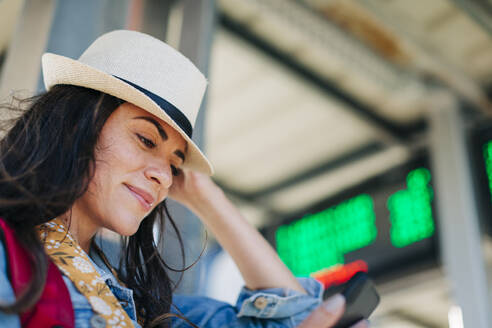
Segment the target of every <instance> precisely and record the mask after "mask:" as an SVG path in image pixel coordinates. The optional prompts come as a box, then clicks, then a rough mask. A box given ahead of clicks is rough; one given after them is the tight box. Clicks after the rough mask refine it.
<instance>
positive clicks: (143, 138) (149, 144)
mask: <svg viewBox="0 0 492 328" xmlns="http://www.w3.org/2000/svg"><path fill="white" fill-rule="evenodd" d="M137 136H138V139H140V141H141V142H142V143H143V144H144V145H145V146H146V147H147V148H154V147H155V143H153V142H152V141H151V140H149V139H147V138H145V137H143V136H141V135H140V134H137Z"/></svg>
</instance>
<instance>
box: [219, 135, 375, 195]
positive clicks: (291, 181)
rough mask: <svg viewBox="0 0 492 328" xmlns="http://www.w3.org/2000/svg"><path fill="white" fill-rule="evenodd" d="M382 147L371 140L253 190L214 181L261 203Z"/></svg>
mask: <svg viewBox="0 0 492 328" xmlns="http://www.w3.org/2000/svg"><path fill="white" fill-rule="evenodd" d="M384 149H385V146H384V145H383V144H382V143H380V142H371V143H369V144H366V145H363V146H361V147H358V148H356V149H354V150H352V151H351V152H348V153H346V154H344V155H342V156H340V157H337V158H334V159H330V160H329V161H327V162H324V163H322V164H321V165H318V166H315V167H312V168H309V169H307V170H306V171H303V172H300V173H298V174H296V175H293V176H291V177H288V178H287V179H285V180H283V181H280V182H278V183H275V184H273V185H271V186H268V187H266V188H263V189H260V190H257V191H254V192H244V191H240V190H238V189H236V188H233V187H230V186H227V184H226V183H224V182H222V181H221V180H220V178H216V179H215V182H216V183H217V184H219V185H220V186H221V187H222V188H223V189H224V191H225V192H227V193H229V194H231V195H232V196H234V197H237V198H239V199H241V200H243V201H246V202H254V203H262V200H263V199H265V198H266V196H268V195H270V194H273V193H275V192H277V191H280V190H282V189H285V188H288V187H292V186H294V185H296V184H298V183H301V182H303V181H306V180H309V179H312V178H315V177H316V176H318V175H320V174H323V173H326V172H329V171H331V170H335V169H337V168H340V167H343V166H345V165H348V164H350V163H353V162H357V161H359V160H362V159H364V158H366V157H368V156H371V155H374V154H376V153H377V152H380V151H382V150H384ZM263 203H265V202H263Z"/></svg>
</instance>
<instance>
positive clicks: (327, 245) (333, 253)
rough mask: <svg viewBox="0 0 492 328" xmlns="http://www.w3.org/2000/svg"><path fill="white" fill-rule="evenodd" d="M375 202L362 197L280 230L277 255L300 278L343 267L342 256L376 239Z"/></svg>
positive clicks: (277, 240)
mask: <svg viewBox="0 0 492 328" xmlns="http://www.w3.org/2000/svg"><path fill="white" fill-rule="evenodd" d="M375 219H376V216H375V214H374V205H373V200H372V199H371V197H370V196H369V195H365V194H362V195H359V196H357V197H354V198H352V199H349V200H347V201H345V202H343V203H341V204H339V205H337V206H334V207H332V208H329V209H327V210H324V211H322V212H319V213H316V214H312V215H307V216H305V217H303V218H302V219H301V220H299V221H297V222H294V223H292V224H290V225H284V226H281V227H279V228H278V230H277V233H276V242H277V251H278V254H279V256H280V258H281V259H282V260H283V261H284V263H285V264H286V265H287V266H288V267H289V268H290V269H291V270H292V272H293V273H294V274H295V275H297V276H307V275H309V274H311V273H313V272H316V271H319V270H321V269H324V268H327V267H330V266H333V265H335V264H342V263H344V258H343V255H344V254H346V253H349V252H351V251H354V250H356V249H359V248H362V247H365V246H367V245H369V244H371V243H372V242H373V241H374V240H375V238H376V235H377V229H376V225H375Z"/></svg>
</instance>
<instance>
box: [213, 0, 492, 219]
mask: <svg viewBox="0 0 492 328" xmlns="http://www.w3.org/2000/svg"><path fill="white" fill-rule="evenodd" d="M218 4H219V13H220V18H219V21H220V29H219V33H218V34H217V36H216V38H215V43H214V50H213V52H214V53H213V56H212V64H211V67H212V71H211V91H210V103H209V104H210V112H209V117H208V118H207V121H208V124H209V126H208V129H207V131H208V133H209V134H208V138H207V145H208V152H209V155H210V156H211V159H212V161H213V163H214V165H215V166H216V168H217V175H216V180H217V181H218V182H219V183H220V184H221V185H222V186H223V187H224V188H225V189H226V190H228V191H229V193H230V194H231V195H233V196H234V197H236V199H238V200H239V201H240V203H241V202H242V203H243V204H244V206H245V207H250V206H251V202H254V203H255V204H261V205H262V209H260V210H259V211H257V213H258V214H259V215H261V216H263V217H262V218H256V219H255V220H254V221H255V222H262V225H268V222H269V220H272V219H278V216H279V215H282V213H284V214H287V213H290V212H292V211H293V210H296V211H300V212H302V209H303V208H304V209H307V208H309V206H310V205H312V204H313V203H314V202H316V201H319V200H321V199H323V198H329V197H330V196H332V195H334V194H336V193H337V192H340V191H342V190H344V189H346V188H349V187H351V186H353V185H356V184H358V183H361V182H362V181H364V180H367V179H368V178H370V177H371V176H374V175H377V174H381V173H384V171H385V170H387V169H390V168H391V167H393V166H396V165H398V164H401V163H404V162H405V161H408V160H409V159H410V158H411V157H412V156H414V154H415V153H416V152H419V151H421V150H422V149H423V148H425V147H426V142H427V140H426V135H425V130H426V127H425V126H426V123H425V122H426V116H425V115H426V114H425V106H427V104H426V101H427V100H426V98H427V97H428V95H429V92H431V90H432V85H433V84H435V83H438V84H440V85H443V86H445V87H447V88H449V89H450V90H452V91H453V92H454V93H456V94H458V95H460V96H461V98H462V100H463V101H466V102H468V103H470V104H472V106H473V108H475V110H476V111H477V112H480V111H482V112H487V111H488V110H489V107H490V106H489V100H488V98H487V97H486V95H485V93H484V91H483V90H484V89H485V87H486V85H487V83H488V80H489V78H490V76H491V73H492V60H488V59H487V58H492V56H488V55H489V54H491V53H490V52H492V43H491V41H490V38H489V35H488V34H487V32H486V31H485V30H484V28H483V26H482V25H481V24H479V23H477V22H476V21H475V20H474V19H473V17H472V16H470V15H469V13H468V12H467V11H463V10H461V8H460V7H458V6H456V5H455V4H454V3H453V2H450V1H446V0H439V1H433V2H432V4H429V3H428V2H425V1H417V2H412V3H409V2H408V1H402V0H392V1H384V4H382V3H381V2H380V1H352V0H349V1H336V0H331V1H315V0H305V1H281V0H264V1H244V0H222V1H219V2H218ZM348 13H350V15H349V14H348ZM400 16H401V17H400ZM448 16H449V17H448ZM390 18H391V19H390ZM457 31H459V33H456V32H457ZM457 38H460V39H459V42H456V41H457ZM469 63H473V64H469ZM230 67H234V68H235V69H234V70H231V69H230ZM487 72H488V73H487ZM278 81H282V83H279V82H278ZM351 167H352V168H351ZM371 167H373V168H372V169H371ZM360 168H362V169H360ZM343 172H347V173H346V174H345V175H344V174H343ZM323 181H325V182H323ZM303 186H305V187H304V189H303ZM316 186H318V187H316ZM289 195H290V196H289ZM248 203H249V204H248ZM268 213H270V214H268ZM272 214H273V216H276V218H273V217H272Z"/></svg>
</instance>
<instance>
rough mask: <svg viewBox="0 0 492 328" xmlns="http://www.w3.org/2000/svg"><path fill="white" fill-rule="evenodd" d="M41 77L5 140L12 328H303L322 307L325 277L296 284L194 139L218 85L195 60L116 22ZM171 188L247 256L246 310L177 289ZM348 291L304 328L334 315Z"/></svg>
mask: <svg viewBox="0 0 492 328" xmlns="http://www.w3.org/2000/svg"><path fill="white" fill-rule="evenodd" d="M43 76H44V81H45V85H46V88H47V90H48V91H47V92H45V93H43V94H41V95H40V96H38V97H35V98H33V99H30V100H28V101H27V102H28V103H29V104H30V105H29V107H28V109H27V110H26V111H25V112H23V113H22V115H21V116H20V118H19V119H17V120H16V121H15V122H14V123H13V126H12V128H11V129H10V130H9V131H8V132H7V134H6V136H5V137H4V138H3V139H2V140H1V141H0V217H1V219H0V227H1V229H0V232H3V239H2V240H1V242H0V322H2V325H6V326H9V327H11V326H12V327H17V326H20V325H22V326H25V327H34V326H35V327H54V326H62V327H73V326H77V327H89V326H91V327H104V326H111V327H131V326H134V327H141V326H144V327H167V326H169V325H171V324H172V325H173V326H179V325H181V324H189V325H191V326H193V327H197V326H200V327H225V326H233V327H295V326H296V325H297V324H299V323H300V322H301V321H302V320H303V319H304V318H306V317H307V316H308V314H309V313H310V311H311V310H313V309H314V308H315V307H316V306H317V305H318V304H320V303H321V295H322V288H321V285H320V284H319V283H318V282H316V281H315V280H313V279H310V278H300V279H296V278H295V277H294V276H293V275H292V274H291V273H290V271H289V270H288V269H287V268H286V267H285V265H284V264H283V263H282V262H281V261H280V259H279V258H278V256H277V255H276V253H275V251H274V250H273V249H272V247H271V246H270V245H269V244H268V243H267V242H266V241H265V239H263V238H262V236H261V235H260V234H259V233H258V231H256V230H255V229H254V228H253V227H251V226H250V225H249V224H248V223H247V221H246V220H245V219H244V218H243V217H242V216H241V214H240V213H239V212H238V211H237V209H236V208H235V207H234V206H233V205H232V203H231V202H230V201H229V200H228V199H227V198H226V197H225V195H224V193H223V192H222V190H220V188H219V187H217V186H216V185H215V184H214V183H213V182H212V180H211V179H210V177H209V175H211V174H212V172H213V171H212V167H211V165H210V163H209V162H208V160H207V159H206V157H205V156H204V155H203V154H202V152H201V151H200V150H199V149H198V148H197V146H196V145H195V144H194V143H193V141H192V140H191V135H192V129H193V123H194V122H195V118H196V115H197V112H198V109H199V107H200V103H201V100H202V97H203V94H204V91H205V85H206V81H205V78H204V77H203V75H202V74H201V73H200V72H199V71H198V70H197V69H196V67H195V66H194V65H193V64H192V63H191V62H190V61H189V60H188V59H186V58H185V57H183V56H182V55H181V54H180V53H178V52H177V51H175V50H174V49H172V48H171V47H169V46H167V45H166V44H165V43H163V42H161V41H159V40H157V39H154V38H152V37H150V36H147V35H145V34H141V33H138V32H132V31H114V32H111V33H108V34H105V35H103V36H101V37H100V38H99V39H97V40H96V41H95V42H94V43H93V44H92V45H91V46H90V47H89V48H88V49H87V50H86V51H85V52H84V54H82V56H81V57H80V58H79V59H78V60H73V59H70V58H66V57H62V56H58V55H54V54H45V55H44V56H43ZM14 110H15V108H14ZM168 197H171V198H173V199H175V200H177V201H179V202H181V203H182V204H184V205H185V206H187V207H188V208H189V209H191V210H192V211H194V212H195V213H196V214H197V216H198V217H199V218H200V219H201V220H202V222H203V223H204V224H205V225H206V226H207V228H208V229H209V230H210V231H211V232H212V233H213V234H214V235H215V236H216V238H217V240H218V241H219V242H220V243H221V244H222V246H223V247H224V248H225V249H226V250H227V251H228V252H229V253H230V254H231V256H232V257H233V259H234V260H235V262H236V264H237V265H238V267H239V269H240V271H241V273H242V275H243V278H244V280H245V282H246V287H245V288H244V289H243V290H242V292H241V294H240V295H239V298H238V302H237V304H236V305H235V306H232V305H229V304H224V303H221V302H218V301H214V300H212V299H208V298H203V297H197V296H179V295H173V286H172V284H171V281H170V279H169V277H168V271H169V270H173V269H172V268H170V267H169V266H168V265H166V263H165V261H164V260H163V259H162V258H161V256H160V254H159V252H158V249H157V246H156V245H158V244H160V242H161V241H162V240H154V236H155V234H154V231H155V229H156V228H158V229H160V233H159V234H157V235H158V236H159V238H163V236H164V235H165V234H164V233H163V229H164V221H168V222H170V223H171V226H172V227H173V228H174V229H175V230H176V225H175V224H174V222H173V220H172V218H171V217H170V215H169V213H168V211H167V208H166V202H165V200H166V198H168ZM102 228H107V229H109V230H112V231H114V232H116V233H118V234H119V235H121V236H122V237H124V238H125V242H124V243H123V245H122V247H123V249H122V256H121V263H120V266H119V267H118V268H113V267H111V265H110V264H109V262H108V261H107V260H106V259H105V256H104V253H103V252H102V251H101V250H100V249H99V248H98V247H97V246H96V245H95V243H94V242H93V241H94V236H95V235H96V234H97V232H98V231H99V230H101V229H102ZM178 237H179V233H178ZM178 239H179V241H180V242H181V239H180V237H179V238H178ZM181 246H182V243H181ZM340 299H341V298H340V297H338V298H335V299H334V300H333V301H332V302H331V303H329V306H327V307H322V308H320V309H321V312H319V311H320V310H318V311H317V312H314V314H316V313H318V314H320V313H321V316H319V315H317V316H316V315H315V316H314V317H313V316H311V317H310V318H311V319H308V321H307V323H305V325H304V327H306V328H307V327H311V328H321V327H329V326H331V325H332V324H334V322H335V321H336V320H337V318H338V316H339V315H340V314H341V313H342V312H343V299H342V300H340ZM323 315H324V316H323ZM327 317H328V318H329V319H330V320H325V319H323V321H316V320H314V319H316V318H327ZM313 318H314V319H313ZM309 320H310V321H309ZM310 322H311V323H312V322H321V325H317V324H316V325H313V324H310ZM325 323H328V324H329V325H326V324H325Z"/></svg>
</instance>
